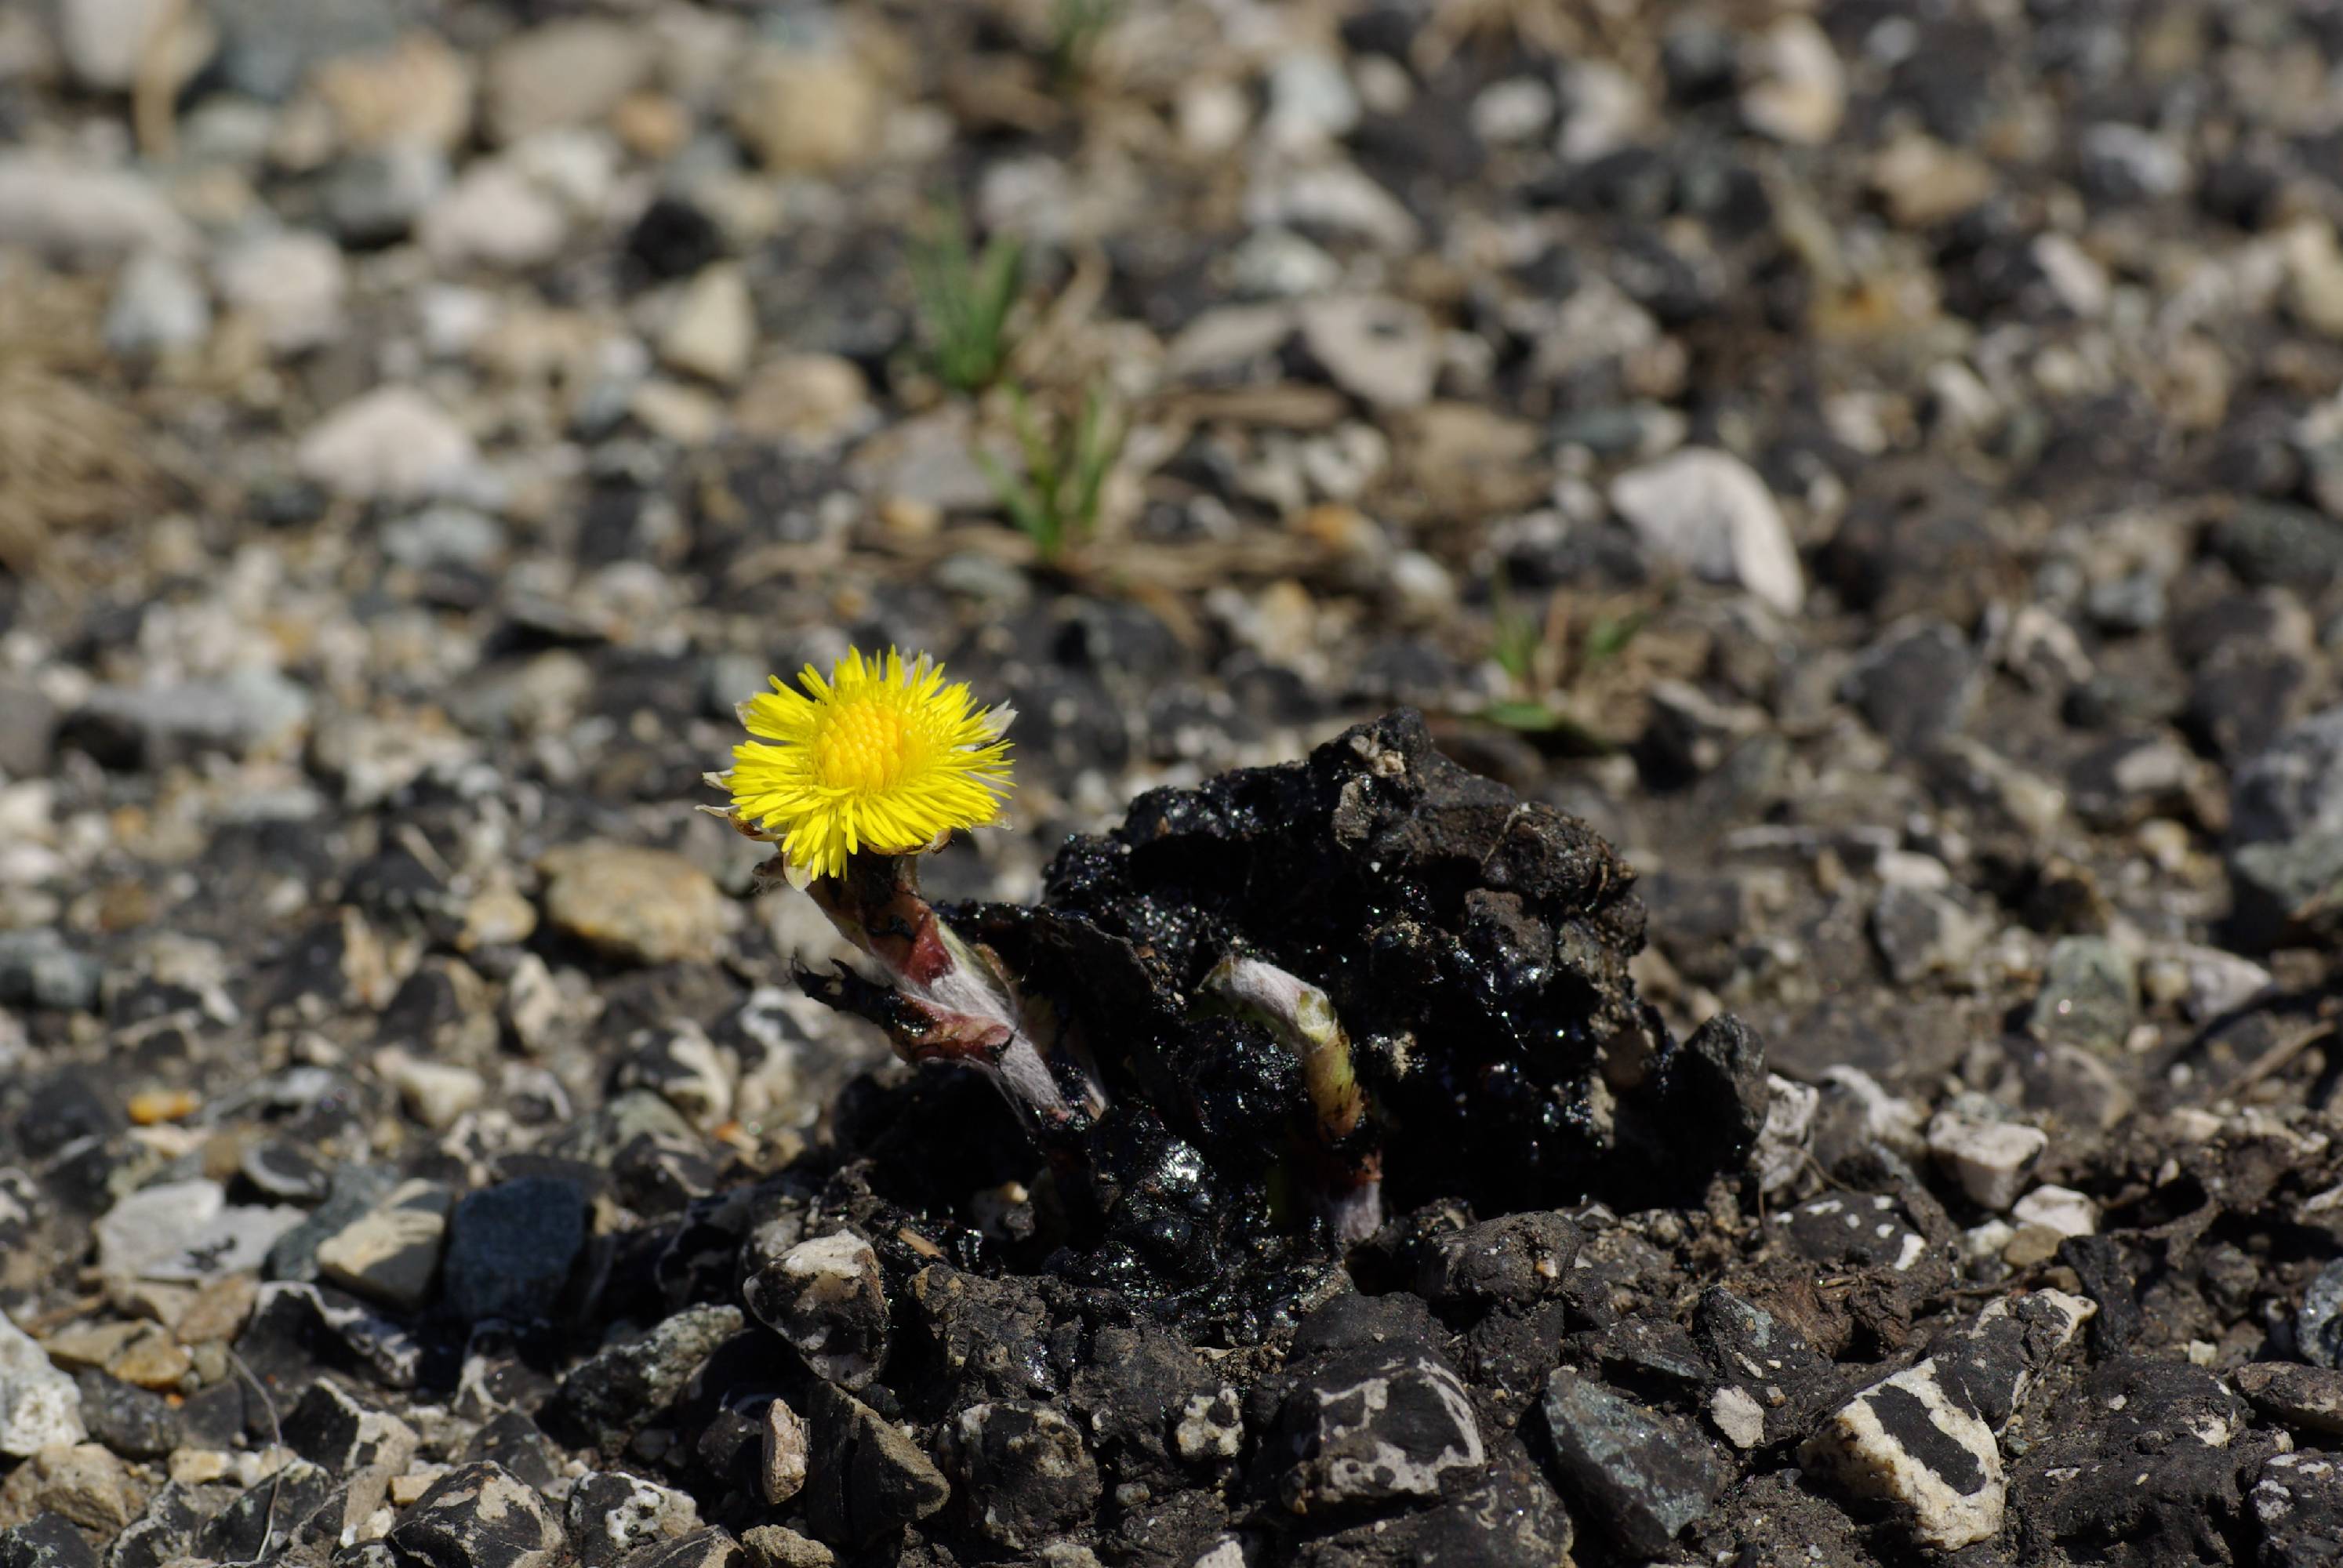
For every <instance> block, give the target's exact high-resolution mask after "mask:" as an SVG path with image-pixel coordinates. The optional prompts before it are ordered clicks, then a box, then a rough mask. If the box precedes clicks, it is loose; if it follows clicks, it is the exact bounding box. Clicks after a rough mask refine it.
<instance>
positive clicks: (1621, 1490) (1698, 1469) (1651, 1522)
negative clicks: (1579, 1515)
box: [1543, 1367, 1734, 1557]
mask: <svg viewBox="0 0 2343 1568" xmlns="http://www.w3.org/2000/svg"><path fill="white" fill-rule="evenodd" d="M1543 1408H1544V1412H1545V1423H1546V1431H1547V1432H1548V1433H1549V1434H1550V1435H1551V1437H1552V1438H1553V1441H1554V1464H1555V1468H1556V1472H1557V1479H1558V1480H1559V1481H1560V1483H1562V1488H1563V1491H1564V1493H1565V1494H1566V1495H1568V1496H1573V1497H1575V1498H1577V1499H1578V1500H1579V1502H1580V1503H1581V1504H1582V1505H1583V1506H1584V1508H1585V1510H1586V1511H1587V1512H1588V1513H1591V1514H1592V1515H1594V1518H1595V1519H1597V1520H1598V1521H1599V1522H1600V1523H1602V1524H1603V1526H1604V1528H1605V1529H1606V1530H1608V1531H1609V1532H1610V1533H1611V1534H1613V1535H1614V1536H1615V1537H1616V1538H1617V1539H1618V1541H1619V1543H1620V1544H1621V1545H1623V1546H1624V1547H1626V1548H1627V1549H1628V1550H1629V1551H1631V1552H1634V1553H1640V1554H1642V1555H1644V1556H1646V1557H1656V1556H1658V1555H1659V1554H1660V1553H1663V1552H1665V1551H1667V1550H1668V1548H1669V1545H1670V1543H1673V1542H1674V1540H1675V1538H1676V1536H1677V1534H1678V1533H1680V1532H1681V1531H1683V1529H1684V1527H1685V1526H1686V1525H1688V1524H1690V1523H1692V1522H1693V1521H1694V1520H1695V1519H1698V1518H1699V1517H1700V1516H1701V1515H1702V1514H1704V1513H1707V1512H1708V1510H1709V1507H1710V1505H1711V1504H1712V1503H1715V1501H1716V1498H1717V1495H1718V1494H1719V1493H1722V1492H1723V1491H1724V1490H1725V1487H1726V1486H1727V1485H1729V1484H1730V1483H1732V1480H1733V1476H1734V1470H1733V1467H1732V1466H1730V1465H1729V1464H1727V1463H1726V1462H1725V1461H1724V1460H1723V1459H1721V1458H1720V1457H1719V1456H1718V1455H1717V1453H1716V1452H1715V1450H1714V1449H1713V1448H1711V1447H1710V1445H1709V1443H1708V1441H1707V1440H1706V1439H1705V1438H1703V1437H1701V1436H1700V1435H1699V1434H1698V1433H1696V1432H1690V1431H1687V1430H1686V1429H1685V1428H1684V1427H1683V1426H1682V1425H1681V1424H1680V1423H1678V1422H1674V1421H1671V1420H1668V1419H1667V1418H1665V1417H1663V1416H1661V1415H1659V1414H1657V1413H1656V1412H1653V1411H1649V1410H1646V1409H1644V1407H1643V1406H1642V1405H1639V1404H1637V1403H1635V1402H1634V1401H1632V1400H1628V1399H1625V1398H1623V1397H1622V1396H1620V1395H1619V1394H1617V1393H1614V1392H1612V1391H1611V1390H1610V1389H1607V1388H1605V1387H1604V1386H1603V1385H1602V1384H1601V1383H1599V1382H1594V1381H1593V1380H1592V1379H1590V1378H1585V1377H1582V1376H1581V1375H1579V1374H1578V1373H1577V1372H1573V1371H1572V1370H1571V1369H1570V1368H1568V1367H1560V1368H1557V1369H1556V1370H1555V1372H1554V1375H1553V1376H1552V1377H1551V1378H1549V1379H1547V1380H1546V1387H1545V1399H1544V1406H1543Z"/></svg>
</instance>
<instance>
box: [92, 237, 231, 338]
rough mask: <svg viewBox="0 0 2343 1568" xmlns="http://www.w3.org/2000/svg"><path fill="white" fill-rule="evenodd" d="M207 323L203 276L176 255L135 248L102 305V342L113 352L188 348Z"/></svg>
mask: <svg viewBox="0 0 2343 1568" xmlns="http://www.w3.org/2000/svg"><path fill="white" fill-rule="evenodd" d="M211 329H212V305H211V299H210V297H208V296H206V294H205V292H204V285H203V280H202V279H201V278H199V277H197V276H196V273H195V270H194V269H193V268H192V267H190V266H187V264H186V262H184V261H182V260H180V259H179V258H178V257H176V256H167V255H165V254H164V253H162V252H160V251H152V250H149V251H141V252H140V253H139V254H138V255H137V256H134V257H133V258H132V259H131V260H130V262H129V263H128V265H126V266H124V267H123V269H122V271H121V272H120V273H119V274H118V275H117V276H116V277H115V280H114V296H113V298H112V300H111V301H110V302H109V303H108V304H107V306H106V328H105V331H106V347H108V348H110V349H112V350H113V351H114V352H115V353H116V354H123V355H140V354H167V353H170V352H172V351H173V350H175V349H182V348H192V347H195V346H196V345H197V344H199V343H201V342H202V341H203V340H204V338H205V337H206V336H208V335H209V333H210V332H211Z"/></svg>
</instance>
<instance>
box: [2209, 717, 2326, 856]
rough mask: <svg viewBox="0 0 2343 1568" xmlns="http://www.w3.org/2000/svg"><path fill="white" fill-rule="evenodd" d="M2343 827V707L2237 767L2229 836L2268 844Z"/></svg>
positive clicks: (2283, 737)
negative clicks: (2242, 765) (2241, 766)
mask: <svg viewBox="0 0 2343 1568" xmlns="http://www.w3.org/2000/svg"><path fill="white" fill-rule="evenodd" d="M2337 832H2343V708H2330V709H2327V710H2326V711H2325V712H2323V713H2316V714H2313V715H2312V716H2311V717H2310V718H2308V719H2304V720H2303V721H2302V722H2301V723H2299V724H2296V725H2293V726H2291V727H2289V728H2288V729H2287V730H2286V731H2285V732H2284V733H2282V734H2280V735H2279V736H2278V739H2275V740H2273V741H2271V742H2270V744H2269V745H2268V747H2267V748H2266V749H2263V751H2262V752H2261V754H2260V755H2259V756H2258V757H2256V758H2255V759H2253V760H2252V761H2250V762H2248V763H2247V764H2246V765H2245V766H2244V767H2243V768H2241V769H2238V770H2237V780H2236V783H2235V785H2234V787H2233V788H2232V789H2231V792H2230V805H2229V839H2230V841H2231V842H2232V843H2236V844H2264V843H2268V842H2271V841H2272V840H2276V839H2298V838H2300V837H2302V836H2303V835H2304V834H2306V833H2337Z"/></svg>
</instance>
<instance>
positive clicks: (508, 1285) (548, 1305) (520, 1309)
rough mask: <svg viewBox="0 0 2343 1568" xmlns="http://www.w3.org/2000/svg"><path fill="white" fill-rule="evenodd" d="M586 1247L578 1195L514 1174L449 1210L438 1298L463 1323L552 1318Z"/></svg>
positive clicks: (582, 1201) (570, 1188)
mask: <svg viewBox="0 0 2343 1568" xmlns="http://www.w3.org/2000/svg"><path fill="white" fill-rule="evenodd" d="M585 1246H586V1194H585V1193H583V1192H582V1191H578V1188H577V1187H576V1186H575V1185H574V1184H572V1183H570V1182H568V1181H558V1180H556V1179H554V1178H552V1177H548V1176H522V1177H517V1178H515V1179H514V1180H512V1181H499V1182H498V1183H497V1184H496V1185H495V1186H493V1187H489V1188H486V1189H483V1190H482V1191H478V1192H474V1193H471V1194H470V1195H468V1197H466V1198H465V1199H464V1201H462V1202H460V1203H458V1204H457V1205H456V1213H455V1218H454V1220H453V1221H451V1223H450V1227H449V1232H448V1237H447V1258H446V1260H445V1261H444V1262H443V1263H442V1265H441V1267H442V1268H443V1269H444V1271H445V1273H444V1275H443V1278H442V1282H441V1286H440V1289H441V1292H442V1294H443V1296H444V1297H445V1299H446V1301H447V1305H448V1307H449V1308H450V1309H451V1310H452V1311H453V1312H455V1313H456V1315H457V1316H458V1317H459V1318H461V1319H463V1320H464V1321H465V1322H480V1321H482V1320H483V1319H487V1318H503V1319H506V1320H508V1321H510V1322H536V1321H538V1320H541V1319H546V1318H549V1317H551V1316H552V1315H553V1311H554V1307H555V1304H556V1303H557V1302H558V1301H559V1300H560V1296H561V1291H562V1287H563V1286H564V1285H565V1284H567V1283H568V1279H569V1270H570V1266H571V1265H572V1264H574V1263H575V1262H576V1261H578V1253H579V1252H581V1251H584V1250H585Z"/></svg>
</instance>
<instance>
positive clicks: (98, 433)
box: [0, 269, 160, 572]
mask: <svg viewBox="0 0 2343 1568" xmlns="http://www.w3.org/2000/svg"><path fill="white" fill-rule="evenodd" d="M97 310H98V304H97V297H96V294H95V291H94V290H92V289H91V288H89V287H86V286H83V285H81V284H79V283H78V282H75V281H68V280H64V279H57V278H53V277H50V276H47V275H45V274H42V273H38V272H31V271H27V270H24V269H18V270H15V271H9V272H0V565H5V567H7V568H8V569H10V570H11V571H15V572H29V571H30V570H31V569H32V568H33V567H34V565H35V562H36V560H37V559H38V558H39V557H40V556H41V555H42V554H43V553H44V552H45V550H46V549H47V548H48V547H49V545H50V544H51V543H52V542H53V541H54V540H55V539H56V538H58V537H59V536H61V535H63V534H65V533H66V532H68V531H70V530H73V529H76V528H88V527H91V526H94V525H96V524H98V523H101V522H105V521H107V520H109V519H113V518H121V517H125V516H127V515H130V514H132V513H134V512H135V511H136V510H137V509H138V508H141V507H142V506H143V505H145V504H146V502H147V501H149V500H150V499H152V498H153V496H154V494H155V490H156V485H157V482H158V479H159V477H160V476H159V474H158V472H157V470H156V466H155V464H154V462H153V461H152V459H151V458H150V457H148V456H147V437H146V430H145V427H144V424H143V421H141V420H140V419H139V418H138V417H136V415H135V414H134V413H132V412H131V411H130V410H129V409H127V408H126V407H124V406H123V405H122V404H120V403H119V402H116V401H115V400H113V399H111V398H109V397H106V396H105V395H104V394H103V393H102V392H100V391H98V390H96V389H95V387H96V383H95V381H94V379H93V378H92V377H90V376H89V374H88V372H90V371H92V370H94V369H95V368H96V367H97V366H98V365H99V364H100V363H102V354H101V347H100V345H99V343H98V340H97V331H96V320H97Z"/></svg>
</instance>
